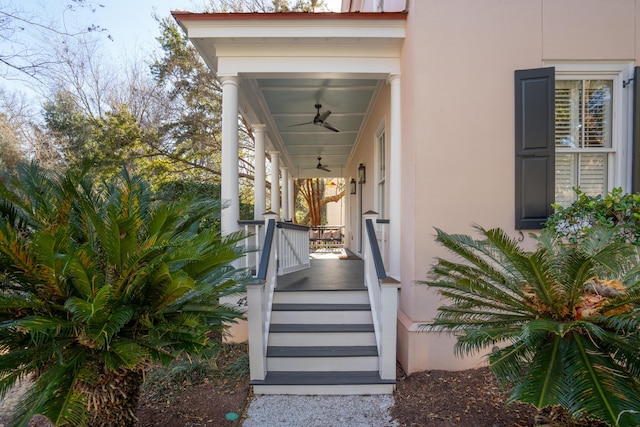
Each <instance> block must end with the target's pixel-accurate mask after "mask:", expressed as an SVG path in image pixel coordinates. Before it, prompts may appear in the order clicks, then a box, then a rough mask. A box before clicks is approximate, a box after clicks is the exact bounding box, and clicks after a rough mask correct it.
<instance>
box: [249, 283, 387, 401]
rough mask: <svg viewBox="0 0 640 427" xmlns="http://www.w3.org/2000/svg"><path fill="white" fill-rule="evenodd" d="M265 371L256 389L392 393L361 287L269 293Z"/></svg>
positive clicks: (316, 392) (267, 390)
mask: <svg viewBox="0 0 640 427" xmlns="http://www.w3.org/2000/svg"><path fill="white" fill-rule="evenodd" d="M268 343H269V344H268V347H267V376H266V378H265V379H264V380H262V381H256V380H254V381H251V384H252V385H253V389H254V393H256V394H309V395H316V394H338V395H340V394H343V395H346V394H391V393H393V390H394V387H395V381H394V380H382V379H381V378H380V375H379V373H378V367H379V357H378V350H377V347H376V341H375V335H374V328H373V319H372V316H371V309H370V307H369V303H368V294H367V291H366V290H348V291H285V292H276V293H275V294H274V303H273V306H272V313H271V325H270V329H269V341H268Z"/></svg>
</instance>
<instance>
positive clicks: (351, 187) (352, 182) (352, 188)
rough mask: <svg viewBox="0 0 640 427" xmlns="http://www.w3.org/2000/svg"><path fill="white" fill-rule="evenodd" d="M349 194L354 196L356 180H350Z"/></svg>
mask: <svg viewBox="0 0 640 427" xmlns="http://www.w3.org/2000/svg"><path fill="white" fill-rule="evenodd" d="M349 193H350V194H356V180H355V178H351V182H349Z"/></svg>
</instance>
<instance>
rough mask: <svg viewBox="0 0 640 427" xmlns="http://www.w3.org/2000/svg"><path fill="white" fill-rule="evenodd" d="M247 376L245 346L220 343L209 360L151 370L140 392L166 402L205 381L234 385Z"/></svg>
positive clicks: (182, 359)
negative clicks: (178, 393) (178, 391)
mask: <svg viewBox="0 0 640 427" xmlns="http://www.w3.org/2000/svg"><path fill="white" fill-rule="evenodd" d="M248 377H249V355H248V348H247V345H246V343H245V344H222V345H221V346H220V347H217V348H216V349H215V354H214V355H213V356H212V357H210V358H206V359H205V358H201V357H191V358H188V357H185V356H180V357H178V358H176V359H175V360H174V361H173V362H171V364H169V365H167V366H158V367H155V368H152V369H151V370H150V371H149V373H148V375H147V378H146V380H145V383H144V385H143V391H144V393H145V394H146V395H148V396H149V397H151V398H152V399H162V400H163V401H166V400H167V399H169V398H171V397H172V395H173V394H174V393H175V392H176V391H177V390H180V389H184V388H185V387H192V386H195V385H198V384H202V383H204V382H208V381H210V382H214V383H216V384H225V383H228V384H230V385H235V384H236V383H237V382H238V381H240V380H242V379H243V378H248Z"/></svg>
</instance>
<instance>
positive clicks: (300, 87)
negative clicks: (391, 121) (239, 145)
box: [172, 12, 407, 176]
mask: <svg viewBox="0 0 640 427" xmlns="http://www.w3.org/2000/svg"><path fill="white" fill-rule="evenodd" d="M172 15H173V16H174V18H175V19H176V21H177V22H178V24H179V25H180V26H181V27H182V29H183V30H184V31H185V33H186V34H187V37H188V38H189V40H191V42H192V43H193V45H194V46H195V47H196V49H197V50H198V52H199V53H200V55H201V56H202V58H203V59H204V61H205V62H206V63H207V65H208V66H209V67H210V68H211V69H212V70H213V71H214V72H215V73H216V75H217V76H219V77H224V76H238V77H239V78H240V79H241V84H240V110H241V111H242V112H243V114H244V115H245V117H246V118H247V119H248V120H249V121H251V122H252V123H264V124H266V125H267V135H268V139H269V141H270V144H271V147H272V148H273V149H276V150H278V151H280V152H281V153H283V158H282V160H283V163H284V165H285V166H287V167H289V168H290V169H291V170H292V171H298V174H297V176H301V175H303V174H301V173H299V171H300V170H301V169H303V168H306V167H309V166H311V163H317V160H316V156H317V155H323V157H324V158H325V160H324V161H323V163H330V164H334V165H336V167H338V165H340V167H342V166H343V165H344V164H346V159H347V158H348V155H346V156H345V155H344V153H345V151H346V148H345V147H346V145H347V144H348V145H350V146H351V148H350V149H349V150H348V152H349V154H350V153H351V151H352V149H353V146H355V144H356V143H357V140H358V137H359V133H360V131H361V129H362V127H363V126H364V123H365V121H366V117H367V115H368V113H369V110H370V107H371V105H372V103H373V101H374V100H375V98H376V96H377V93H378V92H379V90H380V87H381V85H382V83H383V82H384V80H385V79H386V78H387V77H388V76H389V75H391V74H396V73H399V72H400V53H401V48H402V43H403V41H404V38H405V23H406V16H407V14H406V13H404V12H392V13H190V12H172ZM270 82H274V83H273V84H271V83H270ZM314 84H317V85H316V86H314ZM319 93H321V95H319ZM340 96H342V97H344V98H343V99H342V100H340V99H339V97H340ZM349 97H351V98H353V97H360V99H359V102H349V100H350V99H349ZM286 100H288V102H290V108H289V109H287V108H284V105H281V104H280V102H285V101H286ZM315 103H320V104H323V106H324V107H323V109H331V111H332V112H333V115H332V116H331V119H332V120H335V121H338V122H343V123H342V124H343V126H344V127H345V132H350V133H349V134H350V135H351V138H349V142H347V138H346V135H347V133H344V134H342V135H340V134H336V137H335V138H334V139H335V140H338V139H340V140H341V141H342V142H341V143H340V144H337V143H336V144H329V143H326V144H327V147H328V148H327V150H330V148H329V146H331V145H334V146H336V147H337V145H340V146H342V148H341V149H340V150H339V151H340V153H341V154H340V155H338V154H337V152H338V149H337V148H336V147H334V150H335V152H336V154H335V155H333V154H326V156H327V157H325V153H320V152H319V150H318V149H317V146H318V144H323V143H324V142H323V141H327V138H328V137H329V135H326V134H323V132H326V130H324V129H321V128H320V129H315V128H318V126H310V128H313V129H297V128H296V129H295V131H296V132H295V133H294V132H292V129H290V127H291V126H290V124H291V123H295V122H296V121H298V122H299V121H303V120H302V119H306V118H307V117H308V116H309V115H311V117H313V114H314V113H315V111H314V110H313V105H314V104H315ZM307 104H308V105H307ZM355 117H359V118H360V120H359V121H358V122H357V123H356V122H355V121H353V119H354V118H355ZM349 118H351V121H349ZM355 126H357V127H358V128H357V129H353V128H354V127H355ZM346 129H351V130H350V131H347V130H346ZM292 136H295V137H296V146H295V148H294V147H292V146H291V144H289V143H288V141H291V139H292V138H291V137H292ZM302 146H305V147H309V149H308V153H307V155H306V156H305V155H303V154H302V151H303V150H302V148H301V147H302ZM293 152H295V153H299V154H296V155H295V156H294V154H292V153H293ZM329 155H331V156H334V157H328V156H329ZM294 157H295V158H294Z"/></svg>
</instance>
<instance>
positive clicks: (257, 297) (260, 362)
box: [247, 212, 278, 380]
mask: <svg viewBox="0 0 640 427" xmlns="http://www.w3.org/2000/svg"><path fill="white" fill-rule="evenodd" d="M272 219H273V220H275V221H277V220H278V217H277V215H276V214H274V213H273V212H267V213H265V214H264V227H263V229H264V232H265V234H266V232H267V228H268V226H269V221H270V220H272ZM274 232H275V233H277V228H276V229H274ZM276 254H277V247H276V236H275V235H274V238H273V244H272V246H271V252H270V253H269V262H268V267H267V274H266V278H265V279H264V280H256V281H254V282H252V283H248V284H247V308H248V318H249V371H250V372H249V377H250V379H251V380H264V379H265V377H266V375H267V340H268V337H269V324H270V321H271V305H272V303H273V290H274V288H275V285H276V283H275V282H276V278H277V271H276V269H277V261H276ZM258 268H259V266H258Z"/></svg>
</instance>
